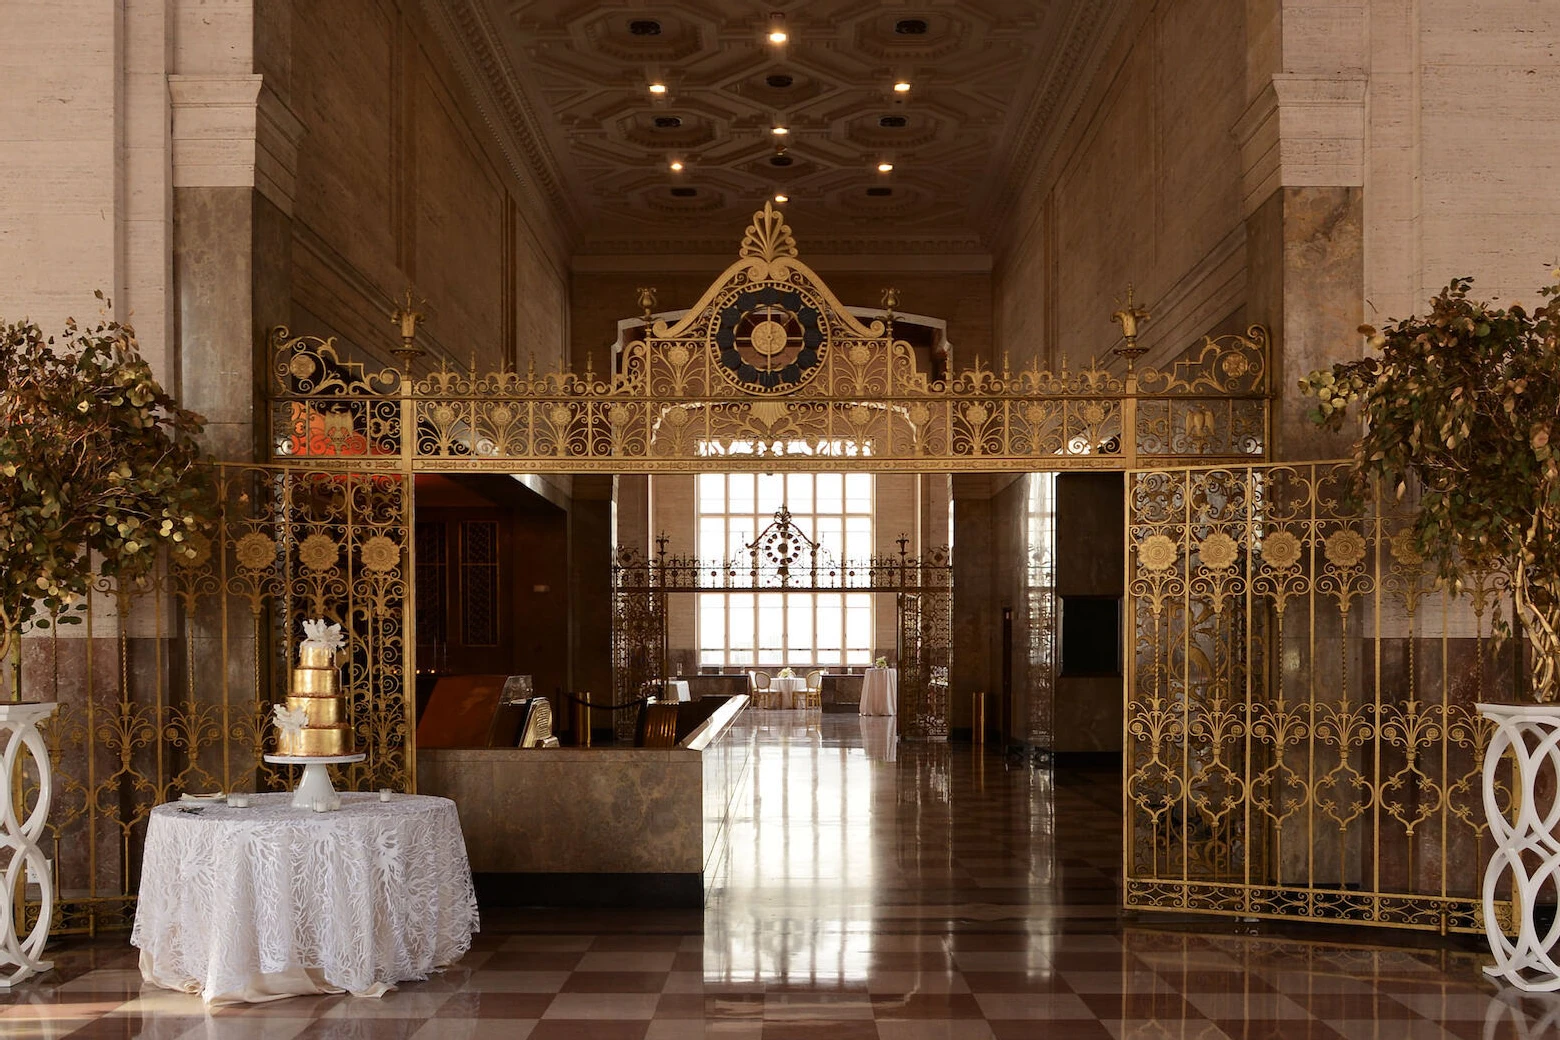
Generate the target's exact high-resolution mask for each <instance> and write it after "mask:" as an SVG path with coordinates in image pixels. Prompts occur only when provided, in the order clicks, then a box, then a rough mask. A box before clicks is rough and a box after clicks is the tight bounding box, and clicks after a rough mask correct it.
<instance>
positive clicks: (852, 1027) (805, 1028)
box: [760, 1019, 880, 1040]
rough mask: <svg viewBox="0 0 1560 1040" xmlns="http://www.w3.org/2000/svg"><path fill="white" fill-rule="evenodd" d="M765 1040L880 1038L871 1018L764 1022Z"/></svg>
mask: <svg viewBox="0 0 1560 1040" xmlns="http://www.w3.org/2000/svg"><path fill="white" fill-rule="evenodd" d="M760 1035H761V1036H762V1037H763V1040H878V1038H879V1035H880V1034H879V1033H878V1027H877V1023H875V1022H873V1021H872V1020H871V1019H858V1020H855V1021H846V1022H784V1021H781V1022H775V1021H768V1020H766V1021H765V1022H764V1031H763V1033H762V1034H760Z"/></svg>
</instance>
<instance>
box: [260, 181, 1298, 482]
mask: <svg viewBox="0 0 1560 1040" xmlns="http://www.w3.org/2000/svg"><path fill="white" fill-rule="evenodd" d="M645 292H646V294H647V298H651V297H653V293H651V291H650V290H645ZM885 295H886V299H885V303H887V304H889V306H888V307H887V308H885V311H884V314H885V316H884V317H883V318H876V319H869V320H862V319H859V318H857V317H855V316H854V315H853V314H852V313H851V311H850V309H849V308H847V307H846V306H845V305H844V304H842V303H841V302H840V301H839V299H837V298H836V297H835V295H834V293H833V292H832V291H831V290H830V289H829V288H828V286H827V285H825V284H824V282H823V281H822V279H820V278H819V277H818V275H817V274H816V273H815V272H813V271H812V269H811V268H809V267H808V266H807V265H806V264H805V263H803V262H802V261H801V260H800V259H799V258H798V254H797V248H796V241H795V239H794V238H793V237H792V235H791V229H790V228H789V227H788V226H787V225H786V224H785V222H784V219H783V218H782V216H781V214H780V213H779V212H777V211H775V210H774V209H773V208H772V207H771V206H769V205H766V206H765V207H764V209H763V210H762V211H760V212H758V213H755V214H754V217H753V224H752V225H751V226H750V227H749V228H748V230H747V234H746V235H745V236H744V238H743V241H742V245H741V249H740V254H739V257H738V259H737V261H736V262H735V263H733V264H732V265H731V266H730V267H728V268H727V269H726V270H725V271H724V272H723V273H722V274H721V275H720V276H719V277H718V278H717V279H716V280H715V282H714V283H713V284H712V285H711V286H710V287H709V289H707V290H706V291H705V293H704V295H703V296H702V297H700V299H699V300H698V301H697V302H696V303H694V304H693V306H692V307H691V308H689V309H688V310H687V311H686V312H685V313H684V314H683V316H682V317H680V318H678V319H676V320H653V319H652V317H651V315H650V314H649V313H648V308H647V313H646V315H645V319H644V325H643V326H642V329H643V334H642V336H641V338H638V339H635V340H633V341H632V342H630V343H628V344H627V345H626V347H625V349H624V351H623V354H622V357H621V359H620V361H619V362H618V363H617V364H616V365H615V368H614V370H613V371H610V372H596V371H595V370H593V369H592V368H591V367H590V364H589V363H587V365H586V367H585V369H584V371H578V372H577V371H568V370H559V371H553V372H538V371H536V369H535V367H534V365H533V366H529V367H527V369H526V370H525V371H523V372H515V371H491V372H478V371H476V370H475V366H474V365H473V367H472V368H471V369H470V370H460V369H457V368H452V367H450V365H449V364H448V363H447V359H446V360H444V361H441V363H440V365H439V366H438V367H437V368H435V369H433V370H432V371H427V372H424V373H422V374H420V375H417V376H416V377H410V376H409V377H407V378H403V373H402V371H401V370H399V369H396V368H388V367H387V368H378V369H376V368H374V367H372V366H370V365H366V364H363V363H361V362H359V361H354V360H351V359H350V358H347V357H344V356H343V354H342V351H341V350H340V349H339V348H338V345H337V343H336V342H335V340H331V339H326V340H322V339H319V338H317V337H312V336H294V335H292V334H291V333H290V332H289V331H288V330H287V329H285V328H277V329H276V330H274V332H273V336H272V343H271V346H272V348H273V349H274V351H275V364H274V368H273V375H274V382H273V387H272V405H271V435H272V436H271V444H272V446H273V450H274V451H275V452H276V454H277V456H278V457H280V458H287V459H293V460H304V459H307V460H311V461H320V462H322V463H324V464H327V465H329V464H335V463H338V462H340V461H341V460H342V459H343V458H344V457H345V458H350V459H353V460H356V463H357V464H361V465H368V466H373V465H386V466H391V465H395V464H397V463H399V464H400V465H402V466H404V467H405V468H406V469H408V470H417V471H426V472H461V471H486V472H495V473H520V472H524V473H539V472H561V473H579V472H593V471H594V472H610V473H654V472H689V471H695V470H723V471H735V470H764V471H769V470H774V469H777V468H778V469H786V470H817V471H830V470H837V469H839V468H841V466H842V465H843V466H848V467H850V468H852V469H855V470H876V471H888V470H897V471H901V472H916V473H934V472H977V471H994V470H995V471H1006V472H1027V471H1040V470H1059V469H1111V470H1119V469H1123V468H1129V467H1134V466H1138V465H1148V464H1154V465H1175V464H1191V463H1203V462H1219V461H1230V462H1246V461H1253V460H1255V459H1260V458H1261V457H1262V453H1263V451H1264V447H1265V445H1266V443H1267V439H1268V413H1269V399H1268V398H1269V382H1268V334H1267V331H1266V330H1265V329H1264V328H1262V327H1261V326H1252V327H1250V328H1249V329H1247V330H1246V331H1245V333H1244V334H1241V335H1231V336H1222V337H1217V338H1205V339H1204V340H1202V341H1201V342H1200V343H1198V344H1197V345H1196V346H1194V347H1193V348H1192V349H1191V350H1190V351H1188V352H1187V354H1186V355H1185V357H1184V358H1183V359H1181V360H1179V361H1176V362H1174V363H1172V364H1170V365H1168V366H1166V367H1164V368H1158V369H1156V368H1149V367H1145V368H1141V369H1133V368H1132V365H1131V360H1132V359H1134V358H1135V356H1136V355H1137V354H1141V353H1142V350H1140V349H1137V348H1136V347H1135V346H1130V344H1135V342H1136V341H1135V338H1132V337H1130V336H1129V339H1128V343H1129V347H1128V348H1127V349H1123V350H1121V351H1119V353H1121V354H1123V355H1124V356H1125V357H1127V358H1128V360H1129V364H1128V366H1127V369H1128V370H1127V371H1126V372H1125V373H1124V374H1118V373H1113V372H1110V371H1107V370H1106V369H1105V368H1104V367H1103V366H1101V365H1099V364H1097V363H1093V364H1090V365H1089V366H1088V367H1086V368H1083V369H1078V370H1075V371H1068V370H1067V368H1066V367H1065V365H1064V366H1063V368H1062V370H1061V371H1058V372H1050V371H1047V370H1044V369H1042V368H1040V367H1039V364H1038V362H1035V363H1032V364H1030V365H1028V366H1024V367H1021V368H1017V369H1010V368H1009V366H1008V365H1007V364H1006V362H1005V361H1004V363H1003V365H1002V367H1001V368H1000V369H999V370H995V371H994V370H993V369H992V368H991V367H990V366H989V365H986V366H983V365H981V364H980V363H979V362H977V363H976V364H975V365H974V366H973V367H972V368H968V369H966V370H963V371H942V370H941V369H940V368H938V367H937V366H936V365H934V364H933V359H932V358H931V357H930V356H926V355H923V354H918V353H917V351H916V350H915V349H914V348H913V347H911V345H910V344H909V343H907V342H906V341H904V340H903V339H899V338H897V337H896V335H895V332H894V320H893V311H892V302H893V297H892V290H890V291H889V292H888V293H887V294H885ZM1121 313H1123V314H1130V315H1133V316H1135V318H1134V320H1135V321H1139V322H1140V321H1142V320H1144V319H1145V318H1146V314H1145V313H1144V312H1142V311H1141V310H1131V309H1130V308H1129V311H1126V312H1121ZM398 314H399V315H400V317H401V319H402V322H403V336H404V337H405V341H406V349H405V350H404V351H403V352H402V353H403V354H404V355H405V356H406V357H407V358H408V359H411V358H414V357H415V356H416V355H417V353H418V351H417V349H416V347H415V345H414V337H415V329H416V322H417V320H418V319H419V318H420V317H421V315H420V314H417V313H415V312H413V311H412V310H411V309H410V308H409V307H408V308H406V309H403V310H402V311H400V312H398ZM1123 327H1124V328H1126V327H1127V326H1126V325H1125V324H1124V326H1123ZM1133 327H1134V328H1135V325H1134V326H1133ZM1134 335H1135V334H1134ZM408 364H410V360H409V361H408ZM415 367H416V368H417V369H421V368H423V365H422V364H421V363H419V364H418V365H417V366H415Z"/></svg>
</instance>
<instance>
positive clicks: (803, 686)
mask: <svg viewBox="0 0 1560 1040" xmlns="http://www.w3.org/2000/svg"><path fill="white" fill-rule="evenodd" d="M769 688H770V689H771V690H773V691H774V693H775V695H776V696H777V697H778V698H779V703H780V707H782V708H799V707H801V705H800V704H798V703H797V702H796V695H797V694H798V693H806V692H807V680H806V679H805V678H803V677H801V676H799V675H798V676H794V677H792V678H788V679H782V678H778V677H777V678H774V679H770V680H769Z"/></svg>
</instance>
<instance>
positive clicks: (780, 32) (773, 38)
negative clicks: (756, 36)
mask: <svg viewBox="0 0 1560 1040" xmlns="http://www.w3.org/2000/svg"><path fill="white" fill-rule="evenodd" d="M789 39H790V37H789V36H787V35H786V34H785V30H784V29H776V30H775V31H774V32H772V33H770V34H769V42H770V43H784V42H785V41H786V40H789Z"/></svg>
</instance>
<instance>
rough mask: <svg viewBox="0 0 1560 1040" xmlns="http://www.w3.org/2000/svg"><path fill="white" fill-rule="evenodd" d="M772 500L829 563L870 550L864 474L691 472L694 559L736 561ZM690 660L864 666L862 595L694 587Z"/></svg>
mask: <svg viewBox="0 0 1560 1040" xmlns="http://www.w3.org/2000/svg"><path fill="white" fill-rule="evenodd" d="M782 505H784V506H785V507H786V508H788V509H789V510H790V511H791V521H792V523H794V524H795V525H796V526H797V527H798V528H800V529H801V530H802V531H804V532H805V533H806V534H807V536H808V537H809V538H811V539H813V540H814V541H816V542H818V543H819V547H820V549H821V550H822V551H824V552H826V553H828V555H829V557H830V558H831V559H832V560H833V561H835V562H837V563H838V562H843V561H845V560H851V561H858V560H861V561H864V560H866V559H868V558H869V557H870V556H871V555H872V476H871V474H868V473H701V474H699V480H698V511H699V558H700V559H704V560H721V559H733V560H741V559H743V552H744V549H743V547H744V546H746V545H747V544H748V543H749V542H751V541H753V539H754V538H756V537H757V536H758V534H759V532H760V531H762V530H763V529H764V528H766V527H768V526H769V524H770V523H771V522H773V520H774V515H775V510H777V509H779V508H780V507H781V506H782ZM699 663H700V664H701V665H705V666H714V667H719V668H725V667H732V668H753V667H759V668H779V667H782V666H786V665H789V666H791V667H792V668H807V667H829V666H835V667H838V666H842V665H863V664H870V663H872V594H871V593H870V592H702V593H700V594H699Z"/></svg>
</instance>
